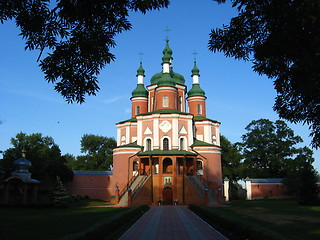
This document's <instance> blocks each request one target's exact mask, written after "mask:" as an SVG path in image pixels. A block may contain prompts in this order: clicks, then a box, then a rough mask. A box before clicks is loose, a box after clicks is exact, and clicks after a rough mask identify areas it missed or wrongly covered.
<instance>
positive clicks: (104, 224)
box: [60, 205, 150, 240]
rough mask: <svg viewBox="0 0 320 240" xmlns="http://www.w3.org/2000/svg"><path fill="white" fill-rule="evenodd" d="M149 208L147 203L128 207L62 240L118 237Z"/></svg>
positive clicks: (93, 239)
mask: <svg viewBox="0 0 320 240" xmlns="http://www.w3.org/2000/svg"><path fill="white" fill-rule="evenodd" d="M149 208H150V207H149V206H147V205H141V206H137V207H130V208H127V209H126V211H124V212H122V213H119V214H116V215H115V216H114V217H113V218H108V219H107V220H105V221H101V222H99V223H97V224H95V225H93V226H91V227H89V228H88V229H85V230H84V231H82V232H79V233H76V234H70V235H67V236H65V237H63V238H61V239H60V240H105V239H108V240H111V239H118V238H119V237H120V236H121V235H122V234H123V233H124V232H125V231H126V230H127V229H128V228H129V227H130V226H131V225H133V224H134V223H135V222H136V221H137V220H138V219H139V218H140V217H141V216H142V215H143V214H144V213H145V212H147V211H148V210H149Z"/></svg>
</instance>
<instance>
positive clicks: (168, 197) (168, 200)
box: [163, 187, 173, 205]
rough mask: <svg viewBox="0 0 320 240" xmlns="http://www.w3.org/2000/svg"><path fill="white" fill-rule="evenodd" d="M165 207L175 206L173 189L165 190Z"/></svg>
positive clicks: (166, 188) (165, 188)
mask: <svg viewBox="0 0 320 240" xmlns="http://www.w3.org/2000/svg"><path fill="white" fill-rule="evenodd" d="M163 205H173V191H172V188H171V187H164V189H163Z"/></svg>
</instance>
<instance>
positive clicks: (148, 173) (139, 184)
mask: <svg viewBox="0 0 320 240" xmlns="http://www.w3.org/2000/svg"><path fill="white" fill-rule="evenodd" d="M150 170H151V169H149V170H148V171H147V172H146V175H144V176H143V178H142V179H141V180H140V182H139V183H138V184H137V186H136V187H135V188H134V189H133V190H132V196H134V195H135V194H136V193H137V192H138V190H139V189H140V187H142V186H143V184H144V183H145V182H146V181H147V179H148V178H149V176H151V175H150Z"/></svg>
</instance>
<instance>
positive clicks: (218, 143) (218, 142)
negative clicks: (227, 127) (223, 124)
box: [216, 125, 220, 146]
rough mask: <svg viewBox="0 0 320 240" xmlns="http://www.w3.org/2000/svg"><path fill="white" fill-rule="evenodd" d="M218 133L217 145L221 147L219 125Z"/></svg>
mask: <svg viewBox="0 0 320 240" xmlns="http://www.w3.org/2000/svg"><path fill="white" fill-rule="evenodd" d="M216 133H217V135H216V137H217V145H218V146H220V127H219V125H218V126H216Z"/></svg>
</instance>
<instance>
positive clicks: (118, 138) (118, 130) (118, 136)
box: [117, 128, 121, 146]
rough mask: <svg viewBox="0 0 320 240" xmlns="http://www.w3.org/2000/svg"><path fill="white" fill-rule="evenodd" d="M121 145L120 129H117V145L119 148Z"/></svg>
mask: <svg viewBox="0 0 320 240" xmlns="http://www.w3.org/2000/svg"><path fill="white" fill-rule="evenodd" d="M120 144H121V129H120V128H117V145H118V146H120Z"/></svg>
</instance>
